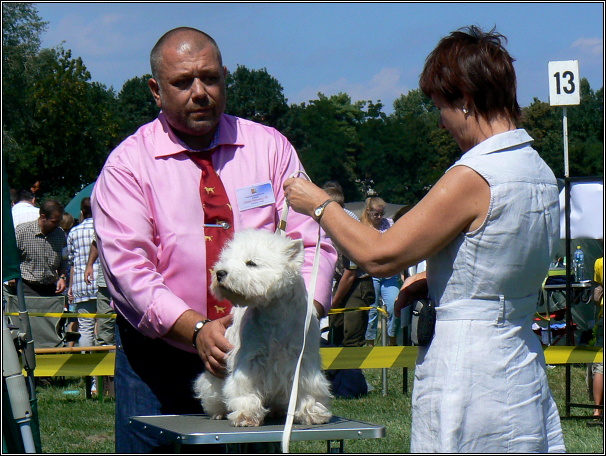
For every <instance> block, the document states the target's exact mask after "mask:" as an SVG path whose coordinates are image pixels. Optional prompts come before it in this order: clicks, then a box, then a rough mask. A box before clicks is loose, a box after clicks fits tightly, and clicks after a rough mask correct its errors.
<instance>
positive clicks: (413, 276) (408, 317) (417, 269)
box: [393, 205, 425, 345]
mask: <svg viewBox="0 0 606 456" xmlns="http://www.w3.org/2000/svg"><path fill="white" fill-rule="evenodd" d="M411 209H412V205H407V206H403V207H401V208H400V209H398V211H397V212H396V213H395V214H394V216H393V222H394V223H396V222H397V221H398V220H399V219H400V218H401V217H403V216H404V214H406V213H407V212H409V211H410V210H411ZM424 278H425V260H423V261H421V262H420V263H419V264H415V265H413V266H410V267H409V268H408V269H406V270H405V271H402V273H401V274H400V279H401V280H402V287H401V288H400V293H399V294H398V298H397V299H396V302H395V303H394V310H393V311H394V313H395V314H396V315H397V316H399V317H400V326H401V327H402V332H403V336H404V337H403V339H404V345H410V329H411V328H410V323H411V321H412V308H413V306H412V305H411V304H410V302H409V301H407V300H406V291H407V288H408V286H409V285H410V284H412V282H414V281H417V280H420V279H424Z"/></svg>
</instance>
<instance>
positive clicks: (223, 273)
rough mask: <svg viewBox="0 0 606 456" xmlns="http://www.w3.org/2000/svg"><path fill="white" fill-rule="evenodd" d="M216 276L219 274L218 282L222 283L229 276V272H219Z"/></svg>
mask: <svg viewBox="0 0 606 456" xmlns="http://www.w3.org/2000/svg"><path fill="white" fill-rule="evenodd" d="M216 274H217V280H218V281H219V282H221V281H222V280H223V279H224V278H225V276H226V275H227V271H223V270H221V271H217V272H216Z"/></svg>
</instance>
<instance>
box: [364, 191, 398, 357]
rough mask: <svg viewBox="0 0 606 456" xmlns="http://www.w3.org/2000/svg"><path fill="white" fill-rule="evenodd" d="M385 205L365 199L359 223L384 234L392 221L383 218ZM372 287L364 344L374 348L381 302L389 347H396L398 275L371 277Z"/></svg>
mask: <svg viewBox="0 0 606 456" xmlns="http://www.w3.org/2000/svg"><path fill="white" fill-rule="evenodd" d="M386 206H387V204H386V203H385V201H384V200H383V199H382V198H379V197H378V196H371V197H370V198H367V199H366V205H365V207H364V212H363V213H362V217H361V219H360V221H361V222H362V223H363V224H364V225H366V226H370V227H372V228H374V229H375V230H377V231H379V232H381V233H384V232H385V231H387V229H389V228H390V227H391V226H392V225H393V220H391V219H389V218H386V217H385V207H386ZM372 281H373V285H374V288H375V302H374V304H373V305H372V307H374V309H372V310H371V311H370V312H369V313H368V327H367V329H366V344H367V345H369V346H374V344H375V339H376V338H377V327H378V317H379V315H378V311H377V309H376V308H377V307H379V303H380V301H383V304H385V307H386V309H387V315H388V317H387V335H388V337H389V345H397V343H396V338H397V335H398V330H399V326H400V317H399V316H398V315H395V314H394V311H393V310H394V309H393V306H394V303H395V302H396V299H397V297H398V293H399V291H400V278H399V277H398V275H394V276H390V277H373V279H372Z"/></svg>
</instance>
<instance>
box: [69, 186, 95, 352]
mask: <svg viewBox="0 0 606 456" xmlns="http://www.w3.org/2000/svg"><path fill="white" fill-rule="evenodd" d="M80 211H81V212H80V220H81V221H80V223H79V224H78V225H77V226H76V227H75V228H73V229H72V230H71V231H70V233H69V234H68V236H67V247H68V252H69V262H70V265H71V273H70V284H69V290H68V298H69V299H70V301H71V302H73V303H74V306H75V311H76V312H77V313H88V314H94V313H97V282H96V280H95V279H94V278H93V281H92V283H90V284H89V283H87V282H86V280H85V276H84V270H85V269H86V264H87V262H88V255H89V253H90V246H91V243H92V240H93V234H94V228H93V218H92V212H91V206H90V198H89V197H86V198H83V199H82V202H81V203H80ZM98 268H99V263H98V262H96V263H95V264H94V271H95V272H96V271H97V270H98ZM78 332H79V333H80V340H79V342H78V345H79V346H81V347H91V346H93V345H94V344H95V343H94V342H95V319H94V318H84V317H78Z"/></svg>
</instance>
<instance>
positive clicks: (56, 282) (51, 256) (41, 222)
mask: <svg viewBox="0 0 606 456" xmlns="http://www.w3.org/2000/svg"><path fill="white" fill-rule="evenodd" d="M63 210H64V209H63V205H62V204H61V203H60V202H58V201H55V200H48V201H45V202H44V203H43V204H42V207H41V208H40V215H39V217H38V219H37V220H33V221H31V222H25V223H21V224H20V225H19V226H17V228H16V229H15V237H16V239H17V248H18V249H19V254H20V256H21V277H22V278H23V292H24V294H25V296H56V295H58V294H61V293H63V292H64V291H65V289H66V286H67V276H66V271H67V261H65V260H64V259H63V249H64V248H65V246H66V245H67V242H66V238H65V232H64V231H63V230H62V229H61V227H60V226H59V224H60V223H61V220H62V219H63Z"/></svg>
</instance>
